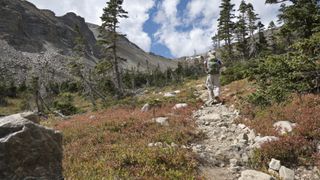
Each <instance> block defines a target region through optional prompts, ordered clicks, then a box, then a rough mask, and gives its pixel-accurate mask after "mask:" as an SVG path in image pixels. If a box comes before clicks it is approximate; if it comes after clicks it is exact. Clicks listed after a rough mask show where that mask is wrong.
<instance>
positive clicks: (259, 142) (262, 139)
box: [253, 136, 279, 148]
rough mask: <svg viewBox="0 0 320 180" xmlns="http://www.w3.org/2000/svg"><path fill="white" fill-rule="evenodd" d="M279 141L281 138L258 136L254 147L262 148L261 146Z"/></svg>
mask: <svg viewBox="0 0 320 180" xmlns="http://www.w3.org/2000/svg"><path fill="white" fill-rule="evenodd" d="M278 140H279V138H278V137H275V136H265V137H260V136H257V137H256V138H255V144H254V145H253V147H256V148H260V147H261V145H262V144H264V143H266V142H271V141H278Z"/></svg>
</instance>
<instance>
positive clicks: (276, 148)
mask: <svg viewBox="0 0 320 180" xmlns="http://www.w3.org/2000/svg"><path fill="white" fill-rule="evenodd" d="M315 150H316V148H315V145H314V144H312V143H311V142H309V141H307V140H306V139H304V138H303V137H300V136H285V137H281V138H280V140H278V141H271V142H268V143H265V144H263V145H262V146H261V148H260V149H256V150H255V151H254V154H253V157H252V158H251V165H252V166H253V167H254V168H261V167H262V168H263V167H264V168H266V167H267V164H268V163H269V162H270V160H271V159H272V158H275V159H278V160H280V161H281V163H282V164H283V165H285V166H287V167H292V166H295V165H300V164H304V165H305V164H309V163H311V162H312V158H311V157H312V155H313V154H314V153H315Z"/></svg>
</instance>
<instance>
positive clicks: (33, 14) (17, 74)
mask: <svg viewBox="0 0 320 180" xmlns="http://www.w3.org/2000/svg"><path fill="white" fill-rule="evenodd" d="M77 26H78V27H79V29H80V33H81V35H82V36H83V38H84V39H85V46H86V57H85V61H84V64H86V66H88V67H89V68H90V67H93V66H94V65H95V64H96V63H97V62H99V61H100V59H101V57H102V52H101V51H100V48H99V47H98V46H97V27H98V26H96V25H92V24H87V23H86V22H85V19H84V18H82V17H80V16H77V15H76V14H74V13H67V14H66V15H64V16H61V17H57V16H55V14H54V13H53V12H52V11H50V10H39V9H38V8H37V7H36V6H34V5H33V4H31V3H30V2H27V1H20V0H1V1H0V45H1V48H0V67H1V72H2V73H4V74H6V75H7V76H10V77H12V78H14V79H16V80H18V81H24V80H25V78H26V77H29V76H30V75H31V74H32V73H39V71H41V69H44V68H46V69H50V70H51V71H54V75H53V79H57V80H61V79H66V78H68V77H70V74H69V73H68V69H67V68H68V66H67V64H68V63H69V60H70V58H71V57H72V56H73V55H74V54H75V53H74V51H73V48H74V46H75V38H76V37H77V33H76V31H75V28H76V27H77ZM57 37H59V38H57ZM119 45H120V46H119V49H118V51H119V56H120V57H123V58H125V59H127V62H125V63H123V64H122V66H123V67H124V68H130V69H131V68H132V67H137V66H138V65H139V67H140V68H141V70H146V69H147V68H150V69H153V68H156V67H157V66H158V64H159V66H160V67H161V69H162V70H165V69H167V67H171V68H175V67H176V63H175V62H173V61H171V60H169V59H166V58H163V57H160V56H155V55H151V54H149V53H146V52H144V51H143V50H142V49H140V48H139V47H138V46H136V45H135V44H133V43H131V42H130V41H129V40H128V39H127V38H125V37H123V38H121V39H120V40H119ZM147 64H148V65H147Z"/></svg>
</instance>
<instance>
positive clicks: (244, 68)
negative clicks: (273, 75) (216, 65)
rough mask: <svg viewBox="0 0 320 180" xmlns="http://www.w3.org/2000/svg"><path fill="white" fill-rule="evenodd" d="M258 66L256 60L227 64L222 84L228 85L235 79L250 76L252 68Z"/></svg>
mask: <svg viewBox="0 0 320 180" xmlns="http://www.w3.org/2000/svg"><path fill="white" fill-rule="evenodd" d="M256 66H257V62H256V61H255V60H248V61H240V62H237V63H233V64H230V65H228V66H227V68H226V70H225V71H223V72H222V76H221V84H222V85H227V84H230V83H231V82H233V81H237V80H241V79H245V78H247V77H248V76H249V73H250V69H252V68H254V67H256Z"/></svg>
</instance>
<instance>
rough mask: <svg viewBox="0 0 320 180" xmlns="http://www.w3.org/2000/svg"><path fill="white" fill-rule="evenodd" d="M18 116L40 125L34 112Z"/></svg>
mask: <svg viewBox="0 0 320 180" xmlns="http://www.w3.org/2000/svg"><path fill="white" fill-rule="evenodd" d="M20 116H21V117H23V118H25V119H28V120H29V121H32V122H34V123H37V124H39V123H40V118H39V116H38V114H37V113H36V112H23V113H20Z"/></svg>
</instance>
